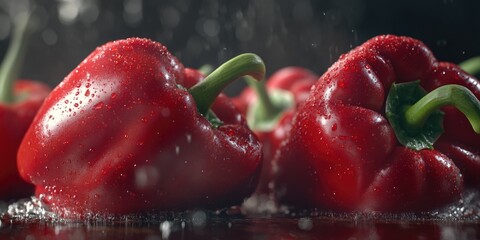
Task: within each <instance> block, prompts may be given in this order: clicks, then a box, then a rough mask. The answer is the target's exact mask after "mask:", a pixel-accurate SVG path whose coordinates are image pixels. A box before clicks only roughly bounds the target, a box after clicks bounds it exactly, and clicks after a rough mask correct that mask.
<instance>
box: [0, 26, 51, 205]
mask: <svg viewBox="0 0 480 240" xmlns="http://www.w3.org/2000/svg"><path fill="white" fill-rule="evenodd" d="M30 32H31V30H30V27H29V23H28V17H24V18H21V19H20V20H18V22H16V24H15V28H14V32H13V37H12V39H11V44H10V47H9V49H8V50H7V54H6V56H5V59H4V60H3V63H2V66H1V69H0V152H1V163H0V200H10V199H13V198H20V197H28V196H30V195H31V194H33V185H31V184H29V183H27V182H25V181H24V180H23V179H22V178H20V175H19V174H18V170H17V150H18V146H19V145H20V142H21V141H22V138H23V135H24V134H25V132H26V131H27V129H28V127H29V126H30V123H31V122H32V120H33V117H34V116H35V114H36V112H37V110H38V109H39V108H40V105H41V104H42V102H43V100H44V99H45V97H46V96H47V95H48V93H49V92H50V89H49V87H48V86H47V85H46V84H44V83H41V82H36V81H31V80H16V81H14V80H15V79H16V78H17V75H18V72H19V70H20V65H21V63H22V61H23V58H24V55H25V52H26V45H27V39H28V37H29V36H28V35H29V34H30Z"/></svg>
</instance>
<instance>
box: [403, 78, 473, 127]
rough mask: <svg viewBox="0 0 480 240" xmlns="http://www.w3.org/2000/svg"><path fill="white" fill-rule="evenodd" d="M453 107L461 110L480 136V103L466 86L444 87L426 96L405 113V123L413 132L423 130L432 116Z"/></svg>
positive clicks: (453, 85) (452, 85)
mask: <svg viewBox="0 0 480 240" xmlns="http://www.w3.org/2000/svg"><path fill="white" fill-rule="evenodd" d="M446 105H451V106H454V107H456V108H457V109H458V110H460V111H461V112H462V113H463V114H464V115H465V116H466V117H467V119H468V121H469V122H470V124H471V125H472V127H473V130H474V131H475V132H476V133H479V134H480V102H479V100H478V99H477V98H476V97H475V95H473V93H472V92H471V91H470V90H468V89H467V88H466V87H464V86H460V85H455V84H451V85H444V86H441V87H439V88H437V89H435V90H433V91H432V92H430V93H428V94H427V95H425V96H424V97H423V98H421V99H420V100H419V101H418V102H416V103H415V104H413V105H412V106H411V107H408V109H406V111H405V115H404V116H405V123H406V125H407V128H409V130H410V131H411V132H416V131H419V129H421V128H423V126H424V124H425V121H426V120H427V119H428V117H429V116H430V114H431V113H432V112H433V111H435V110H437V109H439V108H440V107H442V106H446Z"/></svg>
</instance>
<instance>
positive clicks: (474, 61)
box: [458, 57, 480, 75]
mask: <svg viewBox="0 0 480 240" xmlns="http://www.w3.org/2000/svg"><path fill="white" fill-rule="evenodd" d="M458 66H460V68H462V69H463V71H465V72H467V73H469V74H471V75H477V74H478V73H480V57H473V58H470V59H467V60H465V61H463V62H461V63H460V64H458Z"/></svg>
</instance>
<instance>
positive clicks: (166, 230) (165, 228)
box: [160, 221, 172, 239]
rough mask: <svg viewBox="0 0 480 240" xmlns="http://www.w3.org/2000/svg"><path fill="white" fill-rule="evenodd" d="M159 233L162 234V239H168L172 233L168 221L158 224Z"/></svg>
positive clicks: (170, 224)
mask: <svg viewBox="0 0 480 240" xmlns="http://www.w3.org/2000/svg"><path fill="white" fill-rule="evenodd" d="M160 231H161V232H162V239H168V237H169V236H170V232H171V231H172V223H171V222H169V221H164V222H162V223H161V224H160Z"/></svg>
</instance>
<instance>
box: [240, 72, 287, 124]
mask: <svg viewBox="0 0 480 240" xmlns="http://www.w3.org/2000/svg"><path fill="white" fill-rule="evenodd" d="M245 81H246V82H247V84H248V85H249V86H250V87H251V88H252V89H253V91H255V93H256V94H257V97H258V104H259V110H257V114H258V113H261V118H262V120H270V119H274V118H276V117H277V116H278V114H280V113H281V112H282V111H283V110H284V107H283V105H282V106H280V105H279V104H275V103H274V102H273V101H272V98H271V97H270V95H269V94H268V92H267V89H266V88H265V83H264V82H257V81H255V80H254V79H252V78H251V77H246V78H245Z"/></svg>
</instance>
